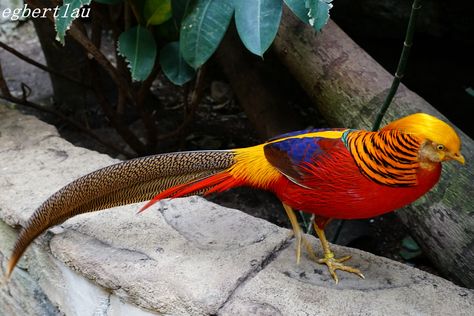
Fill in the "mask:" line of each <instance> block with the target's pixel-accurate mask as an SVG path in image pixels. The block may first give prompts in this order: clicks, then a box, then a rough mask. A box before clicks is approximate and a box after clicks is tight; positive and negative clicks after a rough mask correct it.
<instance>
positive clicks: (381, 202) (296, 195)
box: [7, 113, 464, 282]
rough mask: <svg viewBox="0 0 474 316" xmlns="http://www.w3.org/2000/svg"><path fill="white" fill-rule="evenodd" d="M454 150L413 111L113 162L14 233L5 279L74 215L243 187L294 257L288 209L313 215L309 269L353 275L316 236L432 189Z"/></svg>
mask: <svg viewBox="0 0 474 316" xmlns="http://www.w3.org/2000/svg"><path fill="white" fill-rule="evenodd" d="M460 150H461V141H460V139H459V136H458V135H457V134H456V132H455V131H454V129H453V128H452V127H450V126H449V125H448V124H446V123H445V122H443V121H441V120H439V119H437V118H435V117H433V116H430V115H428V114H423V113H417V114H413V115H410V116H407V117H404V118H402V119H399V120H397V121H394V122H392V123H390V124H388V125H387V126H385V127H384V128H382V129H381V130H380V131H377V132H369V131H364V130H353V129H316V130H306V131H300V132H293V133H288V134H284V135H281V136H279V137H277V138H274V139H271V140H269V141H267V142H265V143H263V144H261V145H257V146H253V147H248V148H240V149H231V150H219V151H193V152H180V153H170V154H161V155H155V156H148V157H143V158H137V159H133V160H129V161H125V162H121V163H118V164H115V165H112V166H108V167H105V168H103V169H100V170H97V171H95V172H92V173H90V174H88V175H85V176H83V177H81V178H79V179H77V180H75V181H73V182H71V183H69V184H68V185H66V186H65V187H63V188H62V189H60V190H59V191H57V192H56V193H54V194H53V195H52V196H51V197H49V198H48V199H47V200H46V201H45V202H44V203H43V204H42V205H40V206H39V207H38V209H37V210H36V211H35V212H34V214H33V215H32V216H31V218H30V219H29V220H28V222H27V224H26V226H25V227H24V228H23V229H22V230H21V232H20V235H19V237H18V239H17V241H16V243H15V245H14V249H13V254H12V256H11V257H10V261H9V263H8V268H7V275H8V276H10V274H11V273H12V271H13V269H14V267H15V265H16V263H17V262H18V260H19V259H20V257H21V255H22V254H23V252H24V251H25V249H26V248H27V247H28V245H29V244H30V243H31V242H32V241H33V240H34V239H35V238H36V237H37V236H38V235H40V234H41V233H42V232H44V231H45V230H47V229H48V228H50V227H51V226H54V225H57V224H59V223H62V222H63V221H65V220H67V219H68V218H71V217H73V216H75V215H78V214H81V213H85V212H92V211H98V210H102V209H105V208H110V207H114V206H118V205H124V204H129V203H134V202H140V201H146V200H150V199H151V201H150V202H148V203H147V204H146V205H145V206H144V207H143V208H142V210H143V209H145V208H147V207H149V206H150V205H152V204H153V203H155V202H156V201H159V200H161V199H165V198H176V197H182V196H188V195H193V194H200V195H208V194H210V193H215V192H222V191H225V190H228V189H230V188H233V187H237V186H250V187H254V188H259V189H265V190H269V191H272V192H273V193H275V194H276V195H277V196H278V198H279V199H280V200H281V201H282V202H283V205H284V208H285V210H286V211H287V214H288V216H289V217H290V221H291V224H292V226H293V230H294V232H295V235H296V237H297V240H298V246H297V251H298V254H297V260H299V256H300V248H301V245H302V243H303V242H305V241H304V239H303V237H302V233H301V231H300V229H299V226H298V223H297V221H296V217H295V214H294V212H293V209H298V210H302V211H304V212H307V213H310V214H315V221H314V226H315V230H316V233H317V235H318V237H319V239H320V241H321V244H322V248H323V252H324V253H323V258H322V259H320V260H319V262H320V263H323V264H326V265H327V266H328V268H329V271H330V273H331V275H332V276H333V278H334V279H335V280H336V282H337V280H338V279H337V275H336V273H335V270H344V271H348V272H352V273H356V274H358V275H359V276H361V277H363V275H362V273H361V272H360V271H359V270H358V269H355V268H352V267H349V266H346V265H343V264H342V262H343V261H345V260H347V259H349V257H343V258H340V259H336V258H335V257H334V254H333V253H332V251H331V250H330V248H329V244H328V242H327V240H326V238H325V235H324V227H325V225H326V224H327V223H328V221H329V220H330V219H333V218H337V219H356V218H368V217H373V216H377V215H380V214H383V213H386V212H390V211H393V210H395V209H398V208H400V207H402V206H404V205H407V204H409V203H411V202H413V201H414V200H416V199H417V198H419V197H420V196H422V195H423V194H425V193H426V192H428V191H429V190H430V189H431V188H432V187H433V186H434V185H435V184H436V183H437V182H438V180H439V177H440V173H441V162H443V161H446V160H457V161H458V162H460V163H462V164H464V157H463V156H462V155H461V152H460ZM306 246H308V244H307V243H306ZM308 250H310V249H308ZM310 253H312V252H311V251H310Z"/></svg>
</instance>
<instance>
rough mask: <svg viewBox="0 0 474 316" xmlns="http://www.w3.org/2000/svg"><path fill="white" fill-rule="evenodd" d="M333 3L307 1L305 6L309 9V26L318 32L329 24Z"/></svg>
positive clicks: (321, 0)
mask: <svg viewBox="0 0 474 316" xmlns="http://www.w3.org/2000/svg"><path fill="white" fill-rule="evenodd" d="M331 2H332V0H306V4H305V5H306V8H308V9H309V24H310V25H311V26H312V27H313V28H314V29H315V30H316V31H318V32H319V31H321V29H322V28H323V26H324V25H326V23H328V20H329V10H330V9H331V8H332V4H331Z"/></svg>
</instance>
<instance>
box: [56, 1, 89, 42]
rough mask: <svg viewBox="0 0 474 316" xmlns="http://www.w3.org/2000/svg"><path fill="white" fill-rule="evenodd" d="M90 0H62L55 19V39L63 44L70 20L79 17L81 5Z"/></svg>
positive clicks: (87, 3) (86, 3)
mask: <svg viewBox="0 0 474 316" xmlns="http://www.w3.org/2000/svg"><path fill="white" fill-rule="evenodd" d="M90 3H91V0H64V1H63V5H62V6H61V7H60V8H59V10H58V15H57V17H56V21H55V29H56V39H57V40H58V41H59V42H61V44H63V45H64V37H65V36H66V31H67V30H69V28H70V27H71V24H72V22H73V21H74V20H75V19H76V18H78V17H80V14H81V13H80V12H81V11H80V10H81V8H82V6H84V5H89V4H90Z"/></svg>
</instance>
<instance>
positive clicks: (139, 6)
mask: <svg viewBox="0 0 474 316" xmlns="http://www.w3.org/2000/svg"><path fill="white" fill-rule="evenodd" d="M94 1H95V2H98V3H102V4H108V5H117V4H118V3H121V2H122V3H123V4H124V5H129V6H130V7H131V8H132V9H133V13H134V15H135V20H136V23H137V25H136V26H134V27H133V28H131V29H129V30H125V31H124V32H123V34H122V35H120V38H119V45H118V47H119V52H120V54H121V55H123V56H124V57H125V58H126V60H127V62H128V64H129V66H130V72H131V75H132V78H133V80H136V81H143V80H145V79H146V78H147V76H148V75H149V74H150V73H151V71H152V69H153V67H154V59H153V58H154V56H155V55H156V50H157V47H156V43H155V41H154V40H153V36H152V34H159V35H164V36H162V37H164V38H167V39H169V40H170V43H169V44H167V45H164V46H163V48H161V50H162V51H161V52H160V58H159V62H160V66H161V68H162V69H163V71H164V73H165V75H166V76H167V77H168V79H170V80H171V81H172V82H173V83H175V84H177V85H182V84H184V83H186V82H188V81H189V80H191V79H192V78H193V77H194V75H195V70H197V69H198V68H199V67H201V66H202V65H203V64H204V63H205V62H206V61H207V60H208V59H209V58H210V57H211V56H212V54H213V53H214V52H215V50H216V49H217V48H218V46H219V44H220V42H221V41H222V39H223V37H224V35H225V33H226V31H227V29H228V28H229V25H230V22H231V21H232V17H233V16H235V19H234V20H235V25H236V27H237V31H238V34H239V36H240V39H241V40H242V42H243V44H244V45H245V47H247V49H248V50H249V51H250V52H252V53H253V54H256V55H258V56H263V54H264V53H265V52H266V51H267V50H268V48H269V47H270V45H271V43H272V42H273V40H274V38H275V36H276V33H277V31H278V27H279V25H280V19H281V15H282V10H283V2H284V3H285V4H286V5H287V6H288V7H289V8H290V9H291V11H292V12H293V13H294V14H295V15H296V16H298V17H299V18H300V19H301V20H302V21H304V22H305V23H308V24H310V25H312V26H313V27H314V28H315V29H316V30H317V31H320V30H321V28H322V27H323V26H324V25H325V24H326V23H327V21H328V18H329V10H330V8H331V7H332V5H331V4H330V2H331V1H332V0H140V1H133V0H129V1H128V2H126V1H124V0H94ZM90 2H91V0H65V1H64V5H63V6H62V7H61V10H62V11H63V12H64V11H65V10H66V9H65V8H66V6H68V7H70V9H72V8H77V9H78V8H80V7H82V6H83V5H87V4H89V3H90ZM234 13H235V14H234ZM73 20H74V16H72V10H68V14H67V16H66V17H60V18H58V19H57V20H56V30H57V35H58V39H59V40H60V41H61V43H63V44H64V36H65V33H66V31H67V30H68V29H69V27H70V25H71V23H72V21H73ZM173 28H174V30H173ZM174 33H175V34H176V38H174V39H173V36H174ZM166 35H169V36H166ZM170 37H171V38H170ZM178 37H179V38H178ZM176 40H177V41H178V43H179V45H176V43H175V41H176ZM142 59H143V60H142ZM191 68H192V69H191Z"/></svg>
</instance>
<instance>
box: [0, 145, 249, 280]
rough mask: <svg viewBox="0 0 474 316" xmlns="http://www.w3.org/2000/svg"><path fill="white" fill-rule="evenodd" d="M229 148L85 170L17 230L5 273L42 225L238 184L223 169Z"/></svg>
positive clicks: (232, 160) (229, 158) (230, 163)
mask: <svg viewBox="0 0 474 316" xmlns="http://www.w3.org/2000/svg"><path fill="white" fill-rule="evenodd" d="M234 163H235V153H234V152H233V151H231V150H229V151H196V152H181V153H171V154H162V155H155V156H148V157H143V158H137V159H133V160H129V161H125V162H121V163H118V164H115V165H111V166H108V167H105V168H102V169H99V170H97V171H94V172H92V173H90V174H88V175H85V176H83V177H81V178H79V179H77V180H75V181H73V182H71V183H69V184H68V185H66V186H65V187H63V188H62V189H60V190H59V191H57V192H56V193H54V194H53V195H52V196H50V197H49V198H48V199H47V200H46V201H45V202H44V203H43V204H41V205H40V206H39V207H38V208H37V209H36V211H35V212H34V213H33V215H32V216H31V217H30V219H29V220H28V222H27V224H26V225H25V227H24V228H23V229H22V230H21V232H20V235H19V236H18V239H17V240H16V243H15V245H14V248H13V253H12V255H11V257H10V261H9V263H8V267H7V272H6V274H7V277H9V276H10V274H11V272H12V271H13V269H14V267H15V265H16V264H17V262H18V260H19V259H20V257H21V256H22V254H23V252H24V251H25V250H26V248H27V247H28V246H29V245H30V244H31V242H32V241H33V240H34V239H35V238H36V237H38V236H39V235H40V234H41V233H43V232H44V231H46V230H47V229H48V228H50V227H52V226H54V225H57V224H60V223H62V222H64V221H65V220H67V219H69V218H71V217H73V216H76V215H79V214H82V213H86V212H93V211H99V210H103V209H106V208H111V207H114V206H119V205H126V204H130V203H136V202H142V201H146V200H150V199H152V198H154V199H153V200H152V201H150V203H149V204H147V205H146V206H145V207H144V208H146V207H148V206H150V205H151V204H153V203H155V202H156V201H158V200H160V199H163V198H167V197H180V196H186V195H191V194H202V195H205V194H209V193H212V192H220V191H224V190H226V189H228V188H231V187H234V186H237V185H239V184H240V183H238V182H237V181H236V180H235V179H233V177H232V176H231V175H230V174H229V173H228V172H227V171H226V170H228V169H229V168H230V167H231V166H233V164H234Z"/></svg>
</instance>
